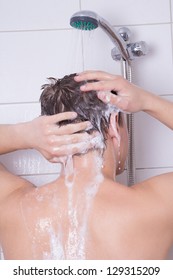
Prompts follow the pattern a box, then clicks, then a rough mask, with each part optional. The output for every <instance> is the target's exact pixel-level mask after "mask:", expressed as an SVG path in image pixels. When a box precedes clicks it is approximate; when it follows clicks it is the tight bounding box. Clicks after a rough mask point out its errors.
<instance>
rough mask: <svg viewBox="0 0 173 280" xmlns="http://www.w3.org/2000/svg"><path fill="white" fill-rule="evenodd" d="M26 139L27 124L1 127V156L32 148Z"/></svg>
mask: <svg viewBox="0 0 173 280" xmlns="http://www.w3.org/2000/svg"><path fill="white" fill-rule="evenodd" d="M26 139H27V123H20V124H9V125H8V124H7V125H0V154H5V153H9V152H13V151H16V150H20V149H27V148H30V147H28V146H27V143H26Z"/></svg>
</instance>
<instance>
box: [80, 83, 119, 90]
mask: <svg viewBox="0 0 173 280" xmlns="http://www.w3.org/2000/svg"><path fill="white" fill-rule="evenodd" d="M80 89H81V91H91V90H95V91H104V90H106V91H108V90H110V91H111V90H115V81H113V82H112V80H111V81H98V82H93V83H86V84H85V85H82V86H81V87H80Z"/></svg>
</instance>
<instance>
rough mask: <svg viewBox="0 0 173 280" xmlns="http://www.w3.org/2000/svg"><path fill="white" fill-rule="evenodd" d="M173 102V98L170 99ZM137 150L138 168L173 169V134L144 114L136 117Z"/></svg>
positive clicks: (138, 114)
mask: <svg viewBox="0 0 173 280" xmlns="http://www.w3.org/2000/svg"><path fill="white" fill-rule="evenodd" d="M168 99H169V100H172V101H173V96H171V97H169V98H168ZM134 132H135V150H136V166H137V167H138V168H152V167H157V168H160V167H173V145H172V143H173V133H172V131H171V130H170V129H168V128H167V127H166V126H164V125H162V124H161V123H159V122H158V121H156V120H155V119H154V118H151V117H149V116H148V115H146V114H144V113H137V114H136V115H135V131H134Z"/></svg>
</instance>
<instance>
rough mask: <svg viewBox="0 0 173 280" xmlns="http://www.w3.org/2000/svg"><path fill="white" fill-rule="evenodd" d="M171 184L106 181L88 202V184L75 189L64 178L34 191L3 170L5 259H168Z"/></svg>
mask: <svg viewBox="0 0 173 280" xmlns="http://www.w3.org/2000/svg"><path fill="white" fill-rule="evenodd" d="M172 178H173V174H172V173H170V174H166V175H160V176H158V177H155V178H152V179H150V180H147V181H145V182H143V183H141V184H138V185H135V186H134V187H131V188H128V187H126V186H123V185H120V184H118V183H116V182H112V181H111V180H110V179H107V178H104V179H103V181H102V182H101V183H100V185H99V187H98V188H97V191H94V192H93V193H92V195H91V193H90V196H87V195H86V192H85V191H84V187H85V186H84V184H83V181H80V180H78V181H76V184H75V185H73V189H70V188H67V186H66V183H65V178H64V177H61V178H59V179H57V180H56V181H55V182H52V183H50V184H47V185H44V186H42V187H40V188H35V186H33V185H32V184H31V183H29V182H28V181H26V180H24V179H22V178H20V177H17V176H15V175H12V174H11V173H9V172H8V171H7V170H6V169H5V168H4V167H3V166H1V168H0V243H1V245H2V247H3V251H4V256H5V258H6V259H165V258H166V256H167V253H168V250H169V248H170V247H171V244H172V242H173V222H172V221H173V219H172V216H173V206H172V205H173V203H172V202H173V201H172V200H173V199H172V197H173V196H172V192H173V191H172V190H171V189H172V187H171V181H172ZM163 182H164V184H163ZM90 191H91V190H90Z"/></svg>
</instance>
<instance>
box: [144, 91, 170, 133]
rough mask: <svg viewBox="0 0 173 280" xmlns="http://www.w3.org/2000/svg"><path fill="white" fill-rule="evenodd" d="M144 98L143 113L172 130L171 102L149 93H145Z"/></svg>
mask: <svg viewBox="0 0 173 280" xmlns="http://www.w3.org/2000/svg"><path fill="white" fill-rule="evenodd" d="M146 96H147V102H146V105H145V108H144V110H143V111H144V112H146V113H148V114H149V115H151V116H152V117H154V118H156V119H157V120H159V121H160V122H162V123H163V124H165V125H166V126H167V127H169V128H170V129H173V102H171V101H168V100H166V99H164V98H162V97H160V96H155V95H154V94H150V93H146Z"/></svg>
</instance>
